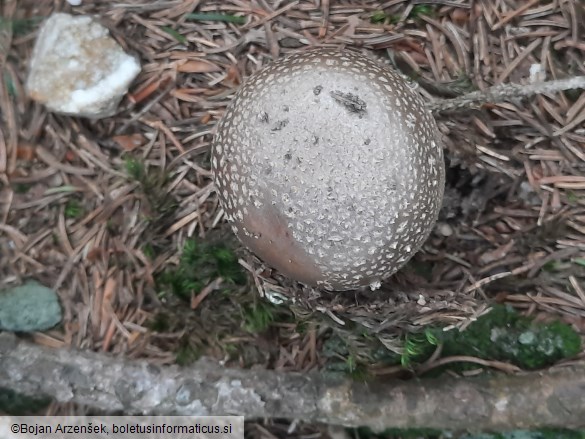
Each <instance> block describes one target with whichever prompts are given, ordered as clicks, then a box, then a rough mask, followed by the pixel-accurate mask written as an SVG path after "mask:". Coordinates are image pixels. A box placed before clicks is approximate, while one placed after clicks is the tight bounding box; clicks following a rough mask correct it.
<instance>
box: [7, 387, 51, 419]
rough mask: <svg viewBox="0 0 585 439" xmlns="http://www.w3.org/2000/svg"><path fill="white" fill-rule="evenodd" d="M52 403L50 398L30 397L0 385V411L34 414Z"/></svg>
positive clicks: (16, 414)
mask: <svg viewBox="0 0 585 439" xmlns="http://www.w3.org/2000/svg"><path fill="white" fill-rule="evenodd" d="M50 403H51V399H50V398H46V397H40V396H37V397H30V396H25V395H22V394H20V393H16V392H14V391H13V390H10V389H6V388H4V387H0V413H6V414H8V415H12V416H25V415H34V414H35V413H36V412H38V411H39V410H42V409H44V408H45V407H47V406H48V405H49V404H50Z"/></svg>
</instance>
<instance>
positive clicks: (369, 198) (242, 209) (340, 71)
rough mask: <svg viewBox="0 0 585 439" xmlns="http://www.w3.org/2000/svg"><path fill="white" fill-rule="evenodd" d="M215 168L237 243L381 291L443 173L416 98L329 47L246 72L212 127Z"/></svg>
mask: <svg viewBox="0 0 585 439" xmlns="http://www.w3.org/2000/svg"><path fill="white" fill-rule="evenodd" d="M211 165H212V173H213V177H214V181H215V184H216V187H217V191H218V194H219V199H220V203H221V206H222V208H223V209H224V211H225V215H226V217H227V219H228V221H229V222H230V223H231V225H232V228H233V230H234V232H235V233H236V234H237V236H238V237H239V239H240V240H241V241H242V243H243V244H244V245H245V246H246V247H248V248H249V249H250V250H252V252H254V253H255V254H256V255H257V256H259V257H260V258H261V259H262V260H263V261H264V262H265V263H267V264H268V265H270V266H272V267H274V268H276V269H277V270H278V271H280V272H281V273H283V274H285V275H286V276H288V277H290V278H292V279H294V280H296V281H299V282H301V283H303V284H306V285H309V286H313V287H318V288H323V289H326V290H337V291H342V290H349V289H355V288H358V287H362V286H367V285H369V286H370V287H371V288H372V289H376V288H378V287H379V286H380V282H381V281H382V280H384V279H385V278H387V277H389V276H390V275H392V274H393V273H395V272H396V271H397V270H398V269H399V268H401V267H402V266H403V265H404V264H405V263H406V262H407V261H408V260H409V259H410V258H411V257H412V256H413V255H414V254H415V253H416V252H417V251H418V250H419V249H420V247H421V246H422V244H423V242H424V241H425V240H426V238H427V237H428V235H429V234H430V232H431V229H432V227H433V225H434V223H435V221H436V219H437V215H438V212H439V209H440V208H441V204H442V198H443V190H444V181H445V169H444V166H445V165H444V161H443V149H442V145H441V141H440V137H439V131H438V128H437V125H436V123H435V120H434V119H433V117H432V116H431V114H430V113H429V112H428V111H427V110H426V109H425V106H424V102H423V100H422V99H421V98H420V96H419V95H418V94H417V93H416V92H415V91H414V90H412V88H411V87H410V86H409V85H408V83H407V82H405V81H404V80H403V79H402V78H401V76H400V75H399V74H397V73H396V72H394V71H393V70H390V69H389V68H387V67H383V66H381V65H378V64H377V63H376V62H375V61H373V60H370V59H369V58H367V57H365V56H363V55H360V54H358V53H354V52H351V51H339V50H336V49H314V50H308V51H306V52H303V53H299V54H294V55H291V56H289V57H287V58H285V59H282V60H278V61H276V62H274V63H272V64H270V65H269V66H268V67H266V68H264V69H263V70H261V71H259V72H258V73H255V74H254V75H252V76H251V77H250V78H249V79H248V80H247V81H246V82H245V83H244V85H243V86H242V87H241V88H240V89H239V90H238V91H237V93H236V95H235V97H234V99H233V101H232V102H231V103H230V105H229V106H228V108H227V110H226V112H225V114H224V116H223V118H222V119H221V121H220V122H219V124H218V127H217V134H216V136H215V138H214V141H213V146H212V158H211Z"/></svg>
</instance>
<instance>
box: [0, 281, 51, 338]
mask: <svg viewBox="0 0 585 439" xmlns="http://www.w3.org/2000/svg"><path fill="white" fill-rule="evenodd" d="M60 321H61V306H60V305H59V300H58V297H57V294H56V293H55V291H53V290H51V289H50V288H47V287H45V286H43V285H41V284H39V283H37V282H34V281H29V282H27V283H25V284H23V285H20V286H17V287H12V288H8V289H5V290H2V291H0V330H4V331H14V332H32V331H44V330H45V329H49V328H52V327H53V326H55V325H56V324H57V323H59V322H60Z"/></svg>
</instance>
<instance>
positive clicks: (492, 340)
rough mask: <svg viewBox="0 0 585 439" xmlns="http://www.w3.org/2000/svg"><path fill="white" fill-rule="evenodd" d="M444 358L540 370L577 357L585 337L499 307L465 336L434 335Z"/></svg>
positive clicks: (561, 325)
mask: <svg viewBox="0 0 585 439" xmlns="http://www.w3.org/2000/svg"><path fill="white" fill-rule="evenodd" d="M434 334H435V335H436V337H437V339H438V340H439V341H442V342H443V344H444V345H443V355H444V356H448V355H474V356H476V357H479V358H483V359H489V360H499V361H507V362H510V363H513V364H515V365H517V366H519V367H521V368H523V369H539V368H542V367H546V366H549V365H551V364H554V363H556V362H557V361H559V360H562V359H563V358H569V357H572V356H574V355H577V354H578V353H579V352H580V350H581V337H580V336H579V334H577V333H576V332H575V331H574V330H573V328H571V327H570V326H569V325H567V324H565V323H562V322H560V321H553V322H549V323H544V322H536V321H534V320H533V319H531V318H529V317H524V316H522V315H520V314H518V313H517V312H516V311H514V310H513V309H512V308H511V307H507V306H496V307H494V308H493V309H492V311H491V312H489V313H488V314H486V315H484V316H482V317H481V318H479V319H478V320H477V321H476V322H474V323H473V324H471V325H470V326H469V328H468V329H467V330H465V331H463V332H458V331H448V332H443V331H434Z"/></svg>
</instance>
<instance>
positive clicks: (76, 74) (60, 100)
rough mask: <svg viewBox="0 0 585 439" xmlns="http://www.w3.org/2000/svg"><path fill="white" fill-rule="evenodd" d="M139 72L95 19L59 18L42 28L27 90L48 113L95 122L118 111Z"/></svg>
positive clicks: (56, 16) (58, 16)
mask: <svg viewBox="0 0 585 439" xmlns="http://www.w3.org/2000/svg"><path fill="white" fill-rule="evenodd" d="M139 72H140V64H139V62H138V61H137V60H136V59H135V58H134V57H132V56H130V55H128V54H126V53H125V52H124V51H123V50H122V48H121V47H120V46H119V45H118V44H117V43H116V41H114V39H113V38H111V37H110V35H109V33H108V30H107V29H106V28H105V27H103V26H102V25H101V24H99V23H97V22H96V21H95V20H94V19H93V18H91V17H88V16H73V15H69V14H62V13H57V14H53V15H51V17H49V18H48V19H47V20H46V21H45V23H44V24H43V26H42V27H41V30H40V32H39V36H38V38H37V41H36V44H35V47H34V50H33V55H32V59H31V63H30V72H29V76H28V79H27V82H26V88H27V92H28V94H29V96H30V97H31V98H32V99H34V100H35V101H38V102H41V103H43V104H45V105H46V106H47V108H48V109H49V110H51V111H54V112H57V113H64V114H70V115H76V116H84V117H90V118H96V119H97V118H103V117H108V116H111V115H113V114H114V113H115V112H116V108H117V106H118V104H119V103H120V100H121V99H122V97H123V96H124V95H125V94H126V92H127V91H128V87H129V86H130V83H131V82H132V81H133V80H134V78H136V76H137V75H138V73H139Z"/></svg>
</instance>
